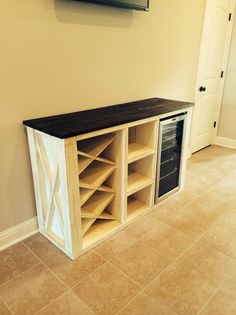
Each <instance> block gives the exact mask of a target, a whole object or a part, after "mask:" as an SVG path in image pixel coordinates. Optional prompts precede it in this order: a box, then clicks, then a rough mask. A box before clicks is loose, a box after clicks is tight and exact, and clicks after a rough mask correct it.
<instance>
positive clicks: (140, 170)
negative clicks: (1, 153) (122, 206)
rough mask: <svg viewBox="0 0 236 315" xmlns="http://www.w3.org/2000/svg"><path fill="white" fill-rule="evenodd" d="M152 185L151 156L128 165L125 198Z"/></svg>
mask: <svg viewBox="0 0 236 315" xmlns="http://www.w3.org/2000/svg"><path fill="white" fill-rule="evenodd" d="M152 183H153V156H149V157H146V158H143V159H141V160H138V161H135V162H133V163H130V164H129V165H128V183H127V196H129V195H132V194H134V193H135V192H137V191H139V190H141V189H142V188H145V187H147V186H149V185H151V184H152Z"/></svg>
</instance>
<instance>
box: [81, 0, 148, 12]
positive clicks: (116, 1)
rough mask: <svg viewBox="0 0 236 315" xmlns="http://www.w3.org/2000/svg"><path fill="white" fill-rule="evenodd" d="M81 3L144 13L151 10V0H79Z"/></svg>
mask: <svg viewBox="0 0 236 315" xmlns="http://www.w3.org/2000/svg"><path fill="white" fill-rule="evenodd" d="M79 1H82V2H89V3H96V4H103V5H109V6H114V7H120V8H126V9H135V10H142V11H148V9H149V0H79Z"/></svg>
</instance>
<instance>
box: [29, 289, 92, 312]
mask: <svg viewBox="0 0 236 315" xmlns="http://www.w3.org/2000/svg"><path fill="white" fill-rule="evenodd" d="M67 292H71V293H74V292H73V291H72V290H70V289H69V290H67V291H65V292H63V293H62V294H60V295H59V296H58V297H57V298H55V299H54V300H53V301H51V302H50V303H48V304H47V305H45V306H44V307H43V308H41V309H40V310H39V311H37V312H36V313H34V314H33V315H37V314H39V313H40V312H41V311H43V310H45V309H46V308H47V307H48V306H50V305H51V304H53V303H54V302H55V301H57V300H59V299H60V298H61V297H62V295H64V294H66V293H67ZM74 294H75V293H74ZM75 295H76V297H77V294H75ZM78 298H79V297H78ZM81 301H82V302H83V303H84V305H85V306H86V307H87V308H88V309H89V310H90V311H91V312H92V313H93V314H94V315H96V314H95V313H94V312H93V310H92V309H91V308H90V307H89V306H88V305H87V304H86V303H85V302H84V301H83V300H82V299H81Z"/></svg>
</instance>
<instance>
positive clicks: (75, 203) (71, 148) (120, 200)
mask: <svg viewBox="0 0 236 315" xmlns="http://www.w3.org/2000/svg"><path fill="white" fill-rule="evenodd" d="M183 112H187V113H188V118H187V133H186V135H187V136H186V139H185V142H187V143H188V129H190V120H191V119H190V117H191V109H186V110H183V109H182V110H179V111H176V112H172V113H167V114H164V115H161V116H154V117H151V118H147V119H142V120H139V121H134V122H131V123H127V124H122V125H119V126H115V127H111V128H106V129H103V130H98V131H94V132H90V133H86V134H82V135H78V136H76V137H72V138H68V139H65V140H63V139H59V138H56V137H53V136H50V135H48V134H45V133H43V132H40V131H38V130H34V129H32V128H30V127H27V133H28V142H29V148H30V157H31V164H32V172H33V181H34V190H35V199H36V207H37V214H38V222H39V230H40V232H41V233H42V234H43V235H44V236H45V237H47V238H48V239H49V240H50V241H51V242H53V243H54V244H55V245H56V246H57V247H58V248H60V249H61V250H62V251H63V252H64V253H65V254H66V255H68V256H69V257H70V258H72V259H76V258H77V257H78V256H80V255H81V254H83V253H84V252H86V251H87V250H89V249H90V248H92V247H93V246H94V245H96V244H97V243H99V242H101V241H102V240H104V239H106V238H107V237H109V236H111V235H112V234H115V233H117V232H118V231H119V230H121V229H123V228H124V227H125V226H126V225H127V224H129V223H131V222H133V221H134V220H137V219H138V218H140V217H141V216H143V215H145V214H146V213H147V212H149V211H151V210H152V208H153V207H154V195H155V184H156V183H155V179H156V161H157V153H158V152H157V150H158V131H159V120H160V118H163V117H168V116H172V115H176V114H178V113H183ZM149 123H150V124H153V131H152V132H153V137H154V138H153V141H154V148H153V149H154V152H153V153H152V154H150V155H147V157H146V156H144V157H142V156H141V157H140V159H146V158H147V159H148V158H150V157H151V156H152V160H153V161H152V165H151V170H150V172H151V173H150V174H152V184H151V185H150V186H147V187H146V188H141V189H140V190H138V191H137V192H136V194H137V196H140V199H142V198H143V193H142V191H143V190H145V189H146V191H150V196H149V197H148V207H147V210H145V211H143V212H142V213H140V214H139V215H137V216H135V215H134V216H133V217H132V218H131V219H130V220H128V218H127V174H128V165H129V161H128V143H129V139H128V131H129V130H128V129H129V128H133V127H138V126H141V125H145V124H149ZM141 128H142V126H141ZM106 133H117V134H118V138H119V140H118V141H117V144H119V145H117V147H116V149H115V150H116V152H117V153H115V154H118V159H117V168H118V170H117V172H116V179H115V182H116V187H117V193H118V196H117V200H116V202H117V206H118V208H119V213H118V215H119V221H120V224H119V225H117V226H115V227H114V228H112V229H111V230H110V231H105V232H104V237H98V238H97V239H95V240H94V242H88V245H87V246H85V247H83V241H82V232H81V213H80V194H79V166H78V152H77V142H78V141H81V140H83V139H88V138H92V137H96V136H99V135H104V134H106ZM147 136H148V135H147ZM37 137H40V138H41V139H43V141H46V142H48V148H49V149H48V150H46V153H47V154H48V160H50V161H51V162H50V163H51V164H53V165H54V164H55V165H54V168H53V169H54V170H57V172H58V174H59V175H56V174H54V177H53V176H51V177H53V178H51V182H52V184H51V188H52V189H51V190H50V198H51V199H53V198H54V191H55V189H54V188H55V187H54V185H53V183H55V182H56V181H58V182H59V197H60V198H59V199H60V202H61V204H62V207H61V213H62V218H63V233H64V240H63V242H60V240H58V238H57V237H56V236H55V235H52V234H51V233H49V231H48V229H47V228H46V227H45V219H44V217H43V215H44V214H43V213H44V212H45V209H44V208H43V203H45V196H44V194H43V190H42V187H43V186H45V185H44V181H42V176H40V173H42V165H41V166H40V165H39V161H38V160H39V158H38V154H39V153H38V150H39V145H38V141H37ZM50 147H52V148H54V153H53V150H52V149H50ZM187 147H188V145H185V147H184V157H183V159H184V160H186V157H187V152H188V150H187ZM50 154H51V155H52V156H50V157H49V155H50ZM138 160H139V159H138ZM130 163H132V161H131V162H130ZM40 167H41V169H40ZM43 173H44V176H48V175H47V172H46V170H45V167H44V166H43ZM184 173H185V167H183V170H181V178H183V177H184ZM58 176H59V180H58ZM57 184H58V183H57ZM181 187H183V180H182V181H181ZM46 188H47V187H44V192H45V189H46ZM57 190H58V187H57ZM139 191H140V192H139ZM47 198H49V197H47ZM50 198H49V199H50Z"/></svg>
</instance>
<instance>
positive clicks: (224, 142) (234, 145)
mask: <svg viewBox="0 0 236 315" xmlns="http://www.w3.org/2000/svg"><path fill="white" fill-rule="evenodd" d="M215 144H218V145H221V146H222V147H226V148H230V149H236V140H235V139H231V138H224V137H219V136H217V137H216V142H215Z"/></svg>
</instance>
